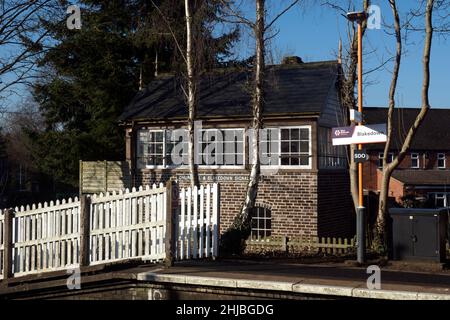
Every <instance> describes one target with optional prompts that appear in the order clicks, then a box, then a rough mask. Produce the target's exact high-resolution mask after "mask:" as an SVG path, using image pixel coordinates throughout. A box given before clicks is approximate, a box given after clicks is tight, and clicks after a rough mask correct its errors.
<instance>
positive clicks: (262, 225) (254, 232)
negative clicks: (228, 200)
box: [251, 206, 272, 239]
mask: <svg viewBox="0 0 450 320" xmlns="http://www.w3.org/2000/svg"><path fill="white" fill-rule="evenodd" d="M251 218H252V220H251V237H252V239H264V238H267V237H270V235H271V234H272V213H271V211H270V209H269V208H264V207H260V206H256V207H254V208H253V209H252V210H251Z"/></svg>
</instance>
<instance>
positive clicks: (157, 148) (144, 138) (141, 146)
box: [137, 130, 165, 168]
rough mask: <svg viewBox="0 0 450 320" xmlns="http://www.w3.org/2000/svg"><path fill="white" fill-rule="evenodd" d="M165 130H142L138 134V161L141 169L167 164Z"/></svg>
mask: <svg viewBox="0 0 450 320" xmlns="http://www.w3.org/2000/svg"><path fill="white" fill-rule="evenodd" d="M164 138H165V137H164V130H140V131H139V133H138V142H139V143H138V150H137V151H138V153H137V161H138V166H139V167H144V168H145V167H147V166H163V165H164V164H165V161H164V160H165V159H164V158H165V157H164V151H165V148H164V147H165V139H164Z"/></svg>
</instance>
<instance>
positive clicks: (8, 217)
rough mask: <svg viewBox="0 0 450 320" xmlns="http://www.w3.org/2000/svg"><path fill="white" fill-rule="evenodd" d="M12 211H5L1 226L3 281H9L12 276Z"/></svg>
mask: <svg viewBox="0 0 450 320" xmlns="http://www.w3.org/2000/svg"><path fill="white" fill-rule="evenodd" d="M13 216H14V210H13V209H6V210H5V215H4V220H3V225H4V233H3V236H4V238H3V279H5V280H6V279H9V278H12V276H13V263H12V251H13V237H12V235H13Z"/></svg>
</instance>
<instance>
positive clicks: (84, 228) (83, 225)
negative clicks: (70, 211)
mask: <svg viewBox="0 0 450 320" xmlns="http://www.w3.org/2000/svg"><path fill="white" fill-rule="evenodd" d="M89 209H90V198H88V196H87V195H85V194H82V195H81V196H80V267H87V266H89V238H90V236H89V235H90V216H89V211H90V210H89Z"/></svg>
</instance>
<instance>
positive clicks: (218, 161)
mask: <svg viewBox="0 0 450 320" xmlns="http://www.w3.org/2000/svg"><path fill="white" fill-rule="evenodd" d="M198 134H199V138H198V140H197V141H199V142H198V143H197V144H196V147H195V154H194V157H195V163H196V164H198V165H199V166H225V167H232V166H239V167H242V166H243V165H244V164H245V130H244V129H204V130H201V131H199V133H198ZM251 136H252V135H251V134H249V137H251ZM187 141H188V133H187V130H186V129H176V130H163V129H159V130H153V129H151V130H149V129H141V130H140V131H139V132H138V140H137V165H138V168H154V167H176V166H180V165H187V164H188V142H187ZM251 145H252V143H251V142H250V146H251ZM249 149H250V150H249V152H248V153H249V154H248V156H249V161H250V163H252V159H251V157H252V151H251V148H249ZM310 159H311V127H310V126H299V127H281V128H269V129H263V130H262V132H260V160H261V165H262V166H282V167H298V168H310V167H311V160H310Z"/></svg>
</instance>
